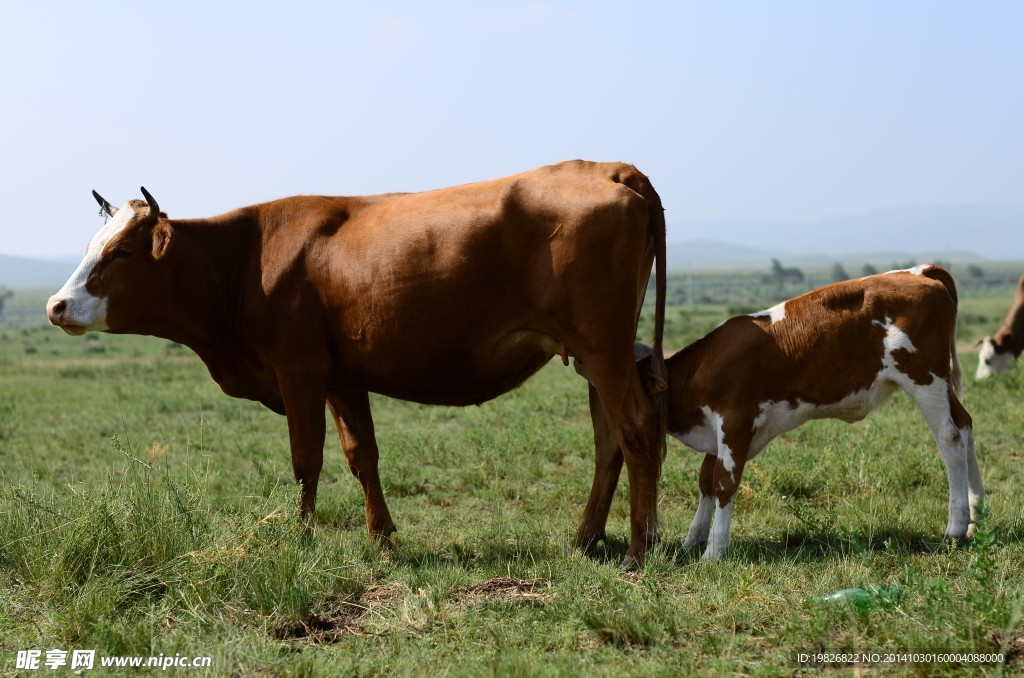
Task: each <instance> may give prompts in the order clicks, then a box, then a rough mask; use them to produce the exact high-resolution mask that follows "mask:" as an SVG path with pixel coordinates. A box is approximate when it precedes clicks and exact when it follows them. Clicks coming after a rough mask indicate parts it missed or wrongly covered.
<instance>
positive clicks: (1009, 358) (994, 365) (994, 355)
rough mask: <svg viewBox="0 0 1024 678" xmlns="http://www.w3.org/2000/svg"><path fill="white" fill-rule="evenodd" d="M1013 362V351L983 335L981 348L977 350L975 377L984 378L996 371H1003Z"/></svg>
mask: <svg viewBox="0 0 1024 678" xmlns="http://www.w3.org/2000/svg"><path fill="white" fill-rule="evenodd" d="M1012 362H1013V352H1012V351H1011V350H1010V349H1009V348H1004V347H1002V346H1000V345H999V344H997V343H996V342H995V341H993V340H992V337H985V338H984V339H982V340H981V349H980V350H979V351H978V371H977V372H975V373H974V378H975V379H984V378H985V377H988V376H989V375H991V374H993V373H996V372H1005V371H1007V370H1008V369H1010V363H1012Z"/></svg>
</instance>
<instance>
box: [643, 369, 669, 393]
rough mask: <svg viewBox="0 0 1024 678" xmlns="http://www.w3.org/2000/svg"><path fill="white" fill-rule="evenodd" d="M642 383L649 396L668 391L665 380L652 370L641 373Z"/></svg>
mask: <svg viewBox="0 0 1024 678" xmlns="http://www.w3.org/2000/svg"><path fill="white" fill-rule="evenodd" d="M640 381H641V382H642V383H643V385H644V391H645V392H646V393H647V395H658V394H659V393H661V392H662V391H666V390H668V384H667V383H665V380H664V379H662V378H661V377H659V376H658V375H656V374H655V373H654V372H651V371H650V370H646V371H644V372H641V374H640Z"/></svg>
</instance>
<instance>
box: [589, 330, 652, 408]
mask: <svg viewBox="0 0 1024 678" xmlns="http://www.w3.org/2000/svg"><path fill="white" fill-rule="evenodd" d="M633 357H634V358H635V359H636V369H637V372H639V373H640V383H641V384H643V386H644V391H645V392H646V393H647V395H649V396H652V395H656V394H658V393H661V392H662V391H664V390H666V389H667V388H668V384H666V383H665V380H664V379H662V378H661V377H659V376H658V375H657V374H655V373H654V371H653V370H652V369H651V360H652V359H653V357H654V349H653V348H651V347H650V346H648V345H647V344H642V343H640V342H639V341H638V342H636V343H635V344H633ZM573 368H574V369H575V370H576V374H578V375H580V376H581V377H583V378H584V379H586V380H587V381H589V382H590V383H594V382H593V381H592V380H591V378H590V372H588V371H587V368H586V367H585V366H584V365H583V363H581V362H580V361H579V360H578V359H576V358H574V359H573Z"/></svg>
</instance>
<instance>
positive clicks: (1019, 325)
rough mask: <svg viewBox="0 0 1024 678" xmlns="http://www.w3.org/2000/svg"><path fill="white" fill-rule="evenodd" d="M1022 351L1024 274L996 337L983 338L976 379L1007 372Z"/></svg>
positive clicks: (1023, 349) (1023, 336) (1023, 333)
mask: <svg viewBox="0 0 1024 678" xmlns="http://www.w3.org/2000/svg"><path fill="white" fill-rule="evenodd" d="M1021 351H1024V276H1021V279H1020V280H1019V281H1017V294H1015V295H1014V297H1013V303H1012V304H1010V310H1009V311H1007V312H1006V317H1005V318H1003V324H1002V326H1001V327H1000V328H999V331H998V332H996V334H995V336H994V337H985V338H984V339H982V340H981V349H980V350H979V351H978V371H977V372H975V373H974V377H975V379H985V378H986V377H988V376H989V375H991V374H992V373H994V372H1006V371H1007V370H1009V369H1010V365H1011V363H1012V362H1013V359H1014V358H1017V357H1019V356H1020V354H1021Z"/></svg>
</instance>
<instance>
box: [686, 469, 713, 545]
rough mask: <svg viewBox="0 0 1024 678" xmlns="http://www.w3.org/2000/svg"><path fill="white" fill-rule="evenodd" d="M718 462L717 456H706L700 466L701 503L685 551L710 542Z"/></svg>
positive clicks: (687, 538) (694, 517) (687, 537)
mask: <svg viewBox="0 0 1024 678" xmlns="http://www.w3.org/2000/svg"><path fill="white" fill-rule="evenodd" d="M717 461H718V457H716V456H715V455H713V454H706V455H704V462H703V463H702V464H701V465H700V482H699V485H700V503H698V504H697V513H696V514H695V515H694V516H693V522H692V523H690V531H689V532H688V533H687V535H686V541H684V542H683V548H684V549H691V548H693V547H694V546H698V545H700V544H705V543H707V541H708V533H709V532H711V516H712V515H713V514H714V511H715V490H714V473H715V462H717Z"/></svg>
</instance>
